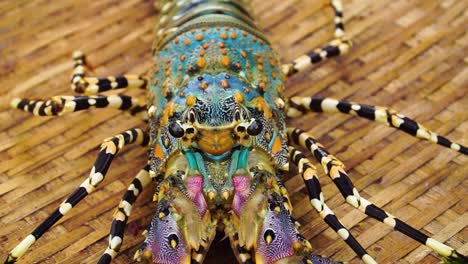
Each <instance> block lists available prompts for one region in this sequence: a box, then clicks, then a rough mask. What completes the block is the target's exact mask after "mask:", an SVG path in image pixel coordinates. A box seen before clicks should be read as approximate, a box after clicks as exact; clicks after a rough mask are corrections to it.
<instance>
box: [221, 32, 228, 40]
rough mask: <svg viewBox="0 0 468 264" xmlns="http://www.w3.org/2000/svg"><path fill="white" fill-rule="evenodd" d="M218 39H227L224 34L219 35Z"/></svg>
mask: <svg viewBox="0 0 468 264" xmlns="http://www.w3.org/2000/svg"><path fill="white" fill-rule="evenodd" d="M219 37H220V38H222V39H227V34H226V33H221V35H219Z"/></svg>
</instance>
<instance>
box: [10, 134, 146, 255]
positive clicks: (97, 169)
mask: <svg viewBox="0 0 468 264" xmlns="http://www.w3.org/2000/svg"><path fill="white" fill-rule="evenodd" d="M149 142H150V140H149V135H148V134H147V133H145V132H143V130H141V129H140V128H133V129H130V130H127V131H125V132H124V133H121V134H119V135H116V136H113V137H110V138H108V139H105V140H104V142H103V143H102V145H101V151H100V152H99V155H98V157H97V159H96V161H95V162H94V166H93V168H92V169H91V173H90V175H89V177H88V178H87V179H86V180H85V181H83V183H82V184H81V185H80V187H78V189H76V190H75V191H74V192H73V193H72V194H71V195H70V196H69V197H68V198H67V199H66V200H65V201H64V202H63V203H62V204H61V205H60V206H59V208H57V209H55V211H54V212H52V214H50V215H49V217H47V219H45V220H44V221H43V222H42V223H41V224H40V225H39V226H38V227H36V229H34V231H32V233H31V234H30V235H28V236H27V237H26V238H25V239H23V240H22V241H21V242H20V243H19V244H18V245H17V246H16V247H15V248H14V249H13V250H12V251H11V252H10V254H9V255H8V257H7V259H6V260H5V263H14V262H15V261H16V260H17V259H18V258H20V257H21V256H22V255H24V253H26V251H27V250H28V249H29V248H30V247H31V246H32V245H33V244H34V242H36V240H38V239H39V238H40V237H41V236H42V235H43V234H44V233H45V232H46V231H47V230H49V229H50V228H51V227H52V226H53V225H54V224H55V223H57V221H59V220H60V219H61V218H62V217H63V216H64V215H65V214H67V213H68V212H70V210H71V209H72V208H73V207H74V206H75V205H77V204H78V203H79V202H80V201H81V200H82V199H83V198H85V197H86V196H87V195H88V194H90V193H92V192H93V191H94V190H95V189H96V188H97V187H98V185H99V184H100V183H101V182H102V181H103V180H104V178H105V175H106V173H107V170H108V169H109V167H110V165H111V163H112V160H113V159H114V157H115V156H116V155H117V153H118V152H119V151H120V150H121V149H122V148H123V147H124V146H125V145H128V144H131V143H136V144H140V145H142V146H148V144H149Z"/></svg>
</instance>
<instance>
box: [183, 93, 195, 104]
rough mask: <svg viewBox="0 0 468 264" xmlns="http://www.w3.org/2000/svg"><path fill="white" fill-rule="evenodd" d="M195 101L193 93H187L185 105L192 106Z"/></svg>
mask: <svg viewBox="0 0 468 264" xmlns="http://www.w3.org/2000/svg"><path fill="white" fill-rule="evenodd" d="M196 101H197V98H196V97H195V96H193V95H189V96H187V100H185V104H187V106H192V105H194V104H195V102H196Z"/></svg>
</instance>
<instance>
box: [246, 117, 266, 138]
mask: <svg viewBox="0 0 468 264" xmlns="http://www.w3.org/2000/svg"><path fill="white" fill-rule="evenodd" d="M262 129H263V125H262V122H260V121H259V120H257V119H255V120H254V121H253V122H252V123H251V124H250V125H249V127H247V134H249V135H251V136H256V135H258V134H260V132H261V131H262Z"/></svg>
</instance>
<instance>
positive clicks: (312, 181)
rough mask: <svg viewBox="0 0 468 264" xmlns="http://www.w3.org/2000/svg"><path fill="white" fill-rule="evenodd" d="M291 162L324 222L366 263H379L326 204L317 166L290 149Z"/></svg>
mask: <svg viewBox="0 0 468 264" xmlns="http://www.w3.org/2000/svg"><path fill="white" fill-rule="evenodd" d="M289 160H290V161H292V163H294V164H295V165H296V166H297V168H298V171H299V173H300V174H301V176H302V179H303V180H304V183H305V185H306V187H307V192H308V193H309V198H310V203H311V204H312V207H314V209H315V210H316V211H317V212H318V213H319V214H320V216H321V217H322V218H323V219H324V221H325V222H326V223H327V224H328V225H329V226H330V227H331V228H332V229H333V230H334V231H335V232H336V233H338V235H339V236H340V237H341V238H342V239H343V240H344V241H345V242H346V244H348V246H349V247H350V248H351V249H352V250H353V251H354V252H355V253H356V254H357V255H358V256H359V257H360V258H361V259H362V261H363V262H364V263H377V262H375V260H374V259H373V258H372V257H371V256H370V255H369V254H367V252H366V250H365V249H364V248H363V247H362V246H361V245H360V244H359V242H358V241H357V240H356V239H355V238H354V237H353V235H352V234H351V233H350V232H349V230H348V229H346V227H344V226H343V224H341V222H340V221H339V220H338V218H337V217H336V216H335V214H334V213H333V211H332V210H331V209H330V208H329V207H328V206H327V205H326V204H325V198H324V196H323V193H322V190H321V188H320V183H319V179H318V176H317V171H316V169H315V166H314V165H312V163H311V162H310V161H309V159H307V158H306V157H305V156H304V154H302V153H301V152H300V151H298V150H297V149H295V148H294V147H289Z"/></svg>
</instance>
